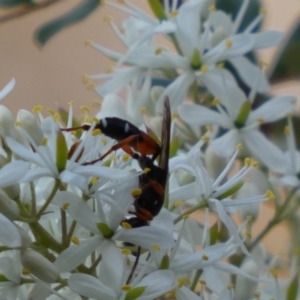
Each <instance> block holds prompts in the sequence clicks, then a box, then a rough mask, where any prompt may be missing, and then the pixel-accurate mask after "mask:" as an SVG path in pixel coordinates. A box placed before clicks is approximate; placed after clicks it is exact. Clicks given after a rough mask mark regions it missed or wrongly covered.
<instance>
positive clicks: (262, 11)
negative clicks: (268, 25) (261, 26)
mask: <svg viewBox="0 0 300 300" xmlns="http://www.w3.org/2000/svg"><path fill="white" fill-rule="evenodd" d="M259 13H260V14H262V15H266V14H267V9H266V8H265V7H261V8H260V9H259Z"/></svg>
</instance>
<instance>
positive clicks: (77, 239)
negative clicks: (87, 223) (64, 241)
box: [71, 235, 80, 245]
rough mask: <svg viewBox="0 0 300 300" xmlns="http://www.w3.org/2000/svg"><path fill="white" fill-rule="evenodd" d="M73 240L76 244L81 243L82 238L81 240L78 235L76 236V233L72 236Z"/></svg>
mask: <svg viewBox="0 0 300 300" xmlns="http://www.w3.org/2000/svg"><path fill="white" fill-rule="evenodd" d="M71 241H72V243H73V244H75V245H80V240H79V238H78V237H77V236H75V235H73V236H72V237H71Z"/></svg>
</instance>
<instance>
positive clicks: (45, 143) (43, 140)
mask: <svg viewBox="0 0 300 300" xmlns="http://www.w3.org/2000/svg"><path fill="white" fill-rule="evenodd" d="M47 143H48V139H47V138H46V137H43V139H42V142H41V144H42V145H43V146H46V145H47Z"/></svg>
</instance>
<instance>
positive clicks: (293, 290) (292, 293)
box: [285, 274, 299, 300]
mask: <svg viewBox="0 0 300 300" xmlns="http://www.w3.org/2000/svg"><path fill="white" fill-rule="evenodd" d="M298 276H299V274H296V275H295V276H294V279H293V280H292V282H291V283H290V285H289V287H288V289H287V292H286V298H285V299H286V300H296V299H297V294H298V288H299V283H298Z"/></svg>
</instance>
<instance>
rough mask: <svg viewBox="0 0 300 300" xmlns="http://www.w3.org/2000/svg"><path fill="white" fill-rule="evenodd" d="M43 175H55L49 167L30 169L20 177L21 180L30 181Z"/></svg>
mask: <svg viewBox="0 0 300 300" xmlns="http://www.w3.org/2000/svg"><path fill="white" fill-rule="evenodd" d="M42 177H54V176H53V173H52V172H51V171H50V170H49V169H47V168H36V169H29V170H28V171H27V172H26V174H25V175H24V176H23V177H22V178H21V179H19V182H30V181H33V180H35V179H39V178H42Z"/></svg>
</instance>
